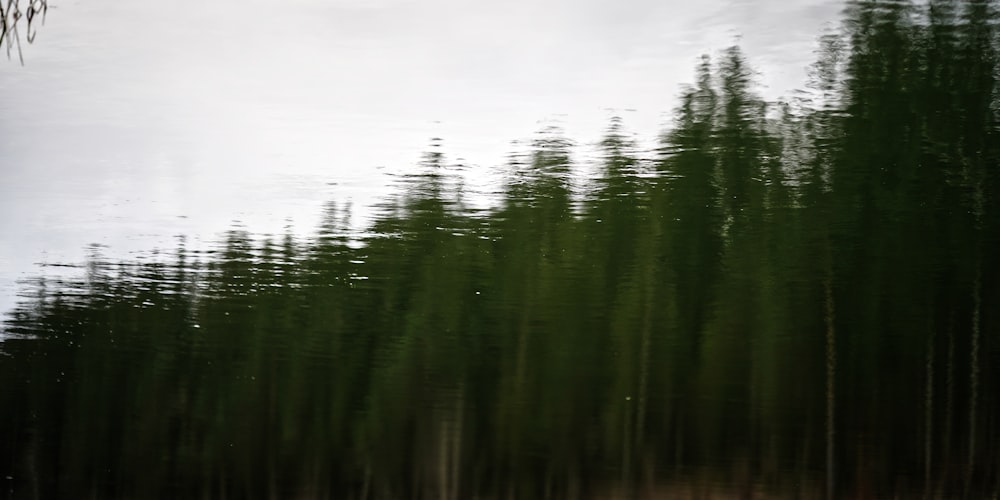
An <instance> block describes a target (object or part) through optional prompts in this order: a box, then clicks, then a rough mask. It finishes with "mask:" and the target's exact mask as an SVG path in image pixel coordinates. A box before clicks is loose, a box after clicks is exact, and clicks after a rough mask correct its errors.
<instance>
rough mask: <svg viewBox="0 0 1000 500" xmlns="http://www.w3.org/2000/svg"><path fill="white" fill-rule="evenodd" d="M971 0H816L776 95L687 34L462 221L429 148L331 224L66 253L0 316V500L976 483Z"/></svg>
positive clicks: (989, 312) (980, 404)
mask: <svg viewBox="0 0 1000 500" xmlns="http://www.w3.org/2000/svg"><path fill="white" fill-rule="evenodd" d="M32 5H34V3H33V4H32ZM998 20H1000V17H998V2H996V1H994V0H967V1H961V2H960V1H953V0H930V1H929V2H927V3H926V4H917V3H912V2H908V1H903V0H895V1H868V0H865V1H850V2H848V3H847V7H846V9H845V11H844V23H843V25H842V29H841V30H840V31H836V32H833V31H831V32H828V33H825V34H824V35H822V36H821V37H820V38H819V43H818V47H819V48H818V51H817V56H818V57H817V61H816V63H815V64H814V65H813V67H812V71H811V74H810V81H809V84H808V86H807V88H806V90H804V91H802V92H801V93H799V94H797V95H796V96H794V98H793V99H790V100H787V101H784V102H776V103H775V102H765V101H764V100H763V99H762V98H761V97H759V95H758V94H757V93H756V88H755V84H754V78H753V75H754V70H753V69H752V66H751V65H750V62H749V61H748V58H747V57H746V56H745V55H744V54H743V53H742V51H741V49H740V48H739V47H738V46H732V47H729V48H727V49H725V50H723V51H722V52H721V53H719V54H718V55H716V56H714V57H709V56H704V57H703V58H702V60H701V61H700V62H699V64H698V65H697V66H696V68H695V78H694V83H693V84H691V85H690V86H688V87H686V88H685V89H684V91H683V93H682V96H681V98H680V102H679V103H678V104H677V107H676V109H675V111H674V120H673V124H672V126H671V128H670V129H669V130H668V131H667V132H665V133H664V134H663V136H662V137H661V140H660V143H659V148H658V149H656V150H654V151H641V150H639V148H638V147H637V146H636V144H635V142H634V141H633V140H632V136H631V135H630V134H629V133H628V132H627V130H626V126H625V124H624V122H623V120H622V119H620V118H613V119H612V120H611V123H610V125H609V127H608V129H607V133H606V135H605V137H604V138H603V140H602V141H601V142H600V145H599V149H600V152H601V155H600V158H599V161H598V165H597V166H599V169H597V170H598V171H597V174H596V175H592V176H583V175H581V171H582V165H580V164H579V163H578V162H574V161H573V160H572V155H573V151H574V145H573V144H572V143H570V141H568V140H567V139H565V138H564V137H563V135H562V134H561V132H560V130H559V129H558V128H555V127H553V128H547V129H545V130H543V131H541V132H539V134H538V135H537V136H536V137H535V138H534V140H533V141H532V142H531V143H530V144H529V145H528V146H526V147H525V148H524V149H523V150H522V151H517V152H515V153H514V154H512V155H511V157H510V158H509V161H508V165H507V169H508V175H507V176H506V178H505V180H504V181H503V186H502V188H501V189H500V190H499V192H498V193H497V194H496V200H495V201H496V203H495V204H494V206H493V207H491V208H488V209H483V208H474V207H473V205H472V204H470V203H468V197H469V193H467V192H465V188H464V184H463V175H466V174H468V172H467V168H466V167H462V166H460V165H454V164H451V163H449V162H448V160H447V158H445V156H444V154H442V153H441V152H440V150H441V144H440V142H439V141H438V140H435V141H434V142H433V143H432V144H431V147H430V148H429V151H428V153H426V155H425V156H424V158H423V159H422V160H421V162H420V163H419V165H418V166H417V168H416V169H415V171H414V172H413V173H412V174H410V175H407V176H404V177H402V178H401V179H400V188H399V190H398V194H397V195H395V196H394V197H392V198H390V199H388V200H386V201H385V202H384V203H383V204H382V205H381V206H380V207H379V208H378V210H379V211H378V215H377V216H376V217H375V219H374V222H373V223H372V224H371V225H370V226H369V227H366V228H364V229H363V230H362V229H358V228H354V227H352V226H351V223H350V220H351V214H350V209H349V207H348V205H346V204H343V203H338V202H331V203H330V204H329V205H328V209H327V211H326V213H325V216H324V222H323V223H322V224H321V226H320V227H319V229H318V231H317V232H316V233H315V234H314V235H312V236H308V237H302V236H296V235H293V234H292V233H291V232H290V231H289V232H288V233H287V234H285V235H280V236H255V235H253V234H252V233H251V232H250V231H249V230H248V229H246V228H241V227H235V228H233V229H232V230H230V231H229V232H227V233H226V234H225V238H224V241H223V242H222V243H221V244H220V245H219V248H218V249H215V250H210V251H196V250H191V249H188V248H187V247H186V242H185V241H184V239H180V240H179V241H178V245H177V247H176V248H175V249H173V250H171V251H167V252H163V253H159V254H155V255H154V256H153V258H151V259H146V260H134V261H128V260H126V261H120V262H113V261H111V260H109V259H105V258H103V257H102V256H101V249H100V248H99V247H96V246H95V247H94V248H93V251H92V257H91V258H90V259H89V261H88V262H87V264H86V266H85V267H84V269H83V270H84V273H83V276H82V277H80V278H63V279H52V278H39V279H37V280H35V281H31V282H25V283H24V284H23V292H22V298H23V300H22V301H21V302H20V304H19V305H18V306H17V307H16V308H15V309H14V310H13V311H10V313H9V315H8V317H7V320H6V322H5V324H4V340H3V342H2V343H0V380H3V381H4V387H3V389H2V390H0V408H3V411H0V443H3V444H2V446H0V449H2V451H3V452H2V453H0V481H3V483H2V484H0V491H2V492H3V493H2V496H5V497H10V498H42V497H46V498H49V497H80V496H91V497H95V498H179V497H191V498H193V497H204V498H226V497H235V498H279V497H280V498H353V499H396V498H421V499H425V498H436V499H443V500H452V499H460V498H495V499H499V498H507V499H513V498H519V499H521V498H544V499H563V498H565V499H574V498H638V499H647V498H824V497H825V498H889V497H906V498H996V497H997V495H998V494H1000V399H998V398H997V397H996V394H998V393H1000V383H998V382H1000V371H998V368H997V366H998V363H1000V337H998V334H1000V267H998V262H1000V261H998V260H997V259H996V258H995V256H996V255H1000V205H998V202H1000V197H998V194H1000V190H998V188H1000V186H998V182H1000V168H998V164H1000V163H998V162H1000V127H998V124H1000V120H998V116H1000V104H998V96H1000V92H998V75H1000V72H998V68H1000V67H998V60H997V55H998V36H997V26H998ZM8 43H9V42H8ZM990 256H994V257H990Z"/></svg>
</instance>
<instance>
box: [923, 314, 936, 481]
mask: <svg viewBox="0 0 1000 500" xmlns="http://www.w3.org/2000/svg"><path fill="white" fill-rule="evenodd" d="M934 332H935V330H934V329H933V328H932V329H931V333H930V335H928V336H927V362H926V365H925V371H926V372H927V385H926V386H925V392H924V394H925V399H924V498H928V497H929V495H930V493H931V461H932V460H931V451H932V445H931V440H932V439H933V436H934V434H933V432H932V430H933V428H934V421H933V418H934V336H935V335H934Z"/></svg>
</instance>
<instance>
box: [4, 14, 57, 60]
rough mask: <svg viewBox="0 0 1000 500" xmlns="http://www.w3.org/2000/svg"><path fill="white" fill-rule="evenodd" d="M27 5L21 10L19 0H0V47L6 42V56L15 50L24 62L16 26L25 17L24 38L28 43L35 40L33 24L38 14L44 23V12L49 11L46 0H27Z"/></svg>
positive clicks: (19, 35) (19, 58) (8, 56)
mask: <svg viewBox="0 0 1000 500" xmlns="http://www.w3.org/2000/svg"><path fill="white" fill-rule="evenodd" d="M27 3H28V4H27V6H26V7H25V8H24V9H23V10H22V9H21V2H20V1H19V0H0V48H2V47H4V46H5V44H6V48H7V58H8V59H9V58H10V56H11V52H13V51H14V50H16V51H17V58H18V60H20V61H21V64H24V55H23V54H22V53H21V34H20V32H19V30H18V26H19V24H20V21H21V19H22V18H24V19H25V30H27V33H26V34H25V39H26V40H28V43H33V42H34V41H35V34H36V30H35V28H33V26H32V25H33V24H34V23H35V21H36V20H37V19H39V16H40V22H41V23H43V24H44V23H45V14H46V13H48V11H49V3H48V0H27Z"/></svg>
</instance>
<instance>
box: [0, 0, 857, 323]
mask: <svg viewBox="0 0 1000 500" xmlns="http://www.w3.org/2000/svg"><path fill="white" fill-rule="evenodd" d="M838 5H839V3H838V2H835V1H832V0H797V1H795V2H787V1H779V0H755V1H746V0H744V1H740V0H732V1H729V0H727V1H719V0H716V1H704V2H694V1H683V2H682V1H677V0H668V1H663V0H632V1H630V2H621V1H620V0H572V1H571V0H508V1H504V2H494V1H489V2H486V1H472V0H420V1H416V0H283V1H282V2H263V1H261V0H213V1H210V2H190V1H189V2H163V1H161V0H129V1H127V2H123V1H111V0H86V1H83V0H67V1H65V2H59V3H58V4H53V5H52V7H51V9H50V11H49V15H48V18H47V20H46V24H45V26H43V27H41V28H40V31H39V34H38V38H37V40H36V43H35V44H34V45H31V46H27V47H26V49H25V60H26V65H25V66H24V67H21V66H18V65H17V63H16V62H14V61H11V62H0V92H2V95H3V96H4V99H3V100H2V101H0V158H2V160H0V161H2V162H3V163H2V166H0V234H3V238H2V239H0V308H6V307H7V306H8V305H9V302H10V296H11V294H12V292H13V285H11V282H12V280H13V279H14V278H15V277H17V276H21V275H24V273H25V272H33V270H32V269H31V263H32V262H36V261H39V260H42V259H43V258H44V259H48V260H56V261H58V260H70V261H78V260H80V259H81V258H82V256H83V254H84V251H83V248H84V247H85V245H87V244H88V243H91V242H99V243H106V244H110V245H111V246H112V248H113V249H118V250H119V251H120V252H126V251H129V250H140V249H143V248H150V247H152V246H160V247H164V246H166V247H169V246H171V245H172V242H173V241H174V240H173V235H175V234H178V233H186V234H191V235H192V236H195V237H197V236H201V237H203V238H211V237H212V236H213V235H215V234H217V233H218V232H219V231H222V230H224V229H225V228H226V227H228V225H229V222H230V221H232V220H233V219H241V220H243V221H244V222H246V223H247V225H248V227H249V228H250V229H251V230H254V231H261V232H267V231H271V232H277V231H280V230H281V228H282V227H283V226H284V225H285V224H286V220H287V219H289V218H292V219H294V220H295V221H296V222H295V225H296V227H298V228H300V229H303V230H308V229H309V228H310V227H311V226H312V225H314V224H315V222H316V216H317V214H318V213H319V208H318V207H319V206H320V205H321V204H322V203H323V202H324V201H326V200H327V199H330V198H334V197H339V198H341V199H348V198H350V199H352V200H354V202H355V205H356V206H357V205H365V204H366V203H369V202H371V201H372V200H373V199H374V197H376V196H378V195H379V194H381V193H384V192H385V189H384V188H383V186H382V185H383V183H384V178H383V177H382V176H381V174H380V172H382V170H377V169H376V167H378V166H381V165H385V166H388V167H389V168H388V169H387V170H391V169H399V168H403V167H405V166H407V165H410V164H412V163H413V161H414V160H415V159H416V158H417V157H418V155H419V152H420V151H421V149H422V148H423V147H424V146H425V145H426V144H427V143H428V139H429V138H430V137H432V136H441V137H443V138H444V139H445V145H446V147H447V148H448V151H449V152H450V153H452V154H453V156H461V157H463V158H465V159H466V160H468V161H469V162H471V163H473V164H479V165H483V166H490V165H495V164H497V163H499V162H501V161H502V160H503V158H504V156H505V154H506V153H507V152H508V150H509V148H510V141H512V140H514V139H521V138H525V137H527V136H529V135H530V134H531V132H533V131H534V130H535V129H536V128H537V127H538V125H537V123H538V120H541V119H546V118H549V117H552V116H557V115H560V116H561V115H565V116H563V117H562V118H561V120H562V122H563V123H564V125H565V127H566V129H567V132H568V133H569V134H570V135H571V136H573V137H575V138H577V139H578V140H579V141H580V142H589V141H593V140H596V139H597V137H598V134H599V133H600V131H601V130H602V129H603V128H604V126H605V125H606V120H607V118H608V111H606V109H607V108H615V109H619V110H624V109H630V108H632V109H635V110H636V111H635V112H629V113H627V114H626V120H627V121H626V123H627V124H628V125H629V127H630V128H631V129H632V130H634V131H636V132H639V133H640V135H641V136H642V137H643V138H646V139H652V138H654V137H655V135H656V133H657V132H658V131H659V129H660V127H661V126H662V124H663V123H664V121H665V120H666V119H667V118H668V117H669V111H670V110H671V108H672V106H673V104H674V101H673V99H674V96H675V95H676V92H677V90H678V88H679V86H680V84H681V83H683V82H687V81H689V80H690V79H691V75H692V72H693V66H694V64H695V62H696V61H697V56H698V55H699V54H701V53H702V52H705V51H709V52H714V51H716V50H718V49H720V48H722V47H725V46H726V45H729V44H731V43H732V41H733V40H734V39H735V37H736V36H737V35H741V36H742V39H741V40H742V41H741V44H742V45H743V46H744V47H745V49H746V52H747V53H748V55H749V56H750V58H751V62H753V63H754V64H755V65H756V66H757V67H758V68H759V69H760V70H761V71H762V76H761V83H762V84H764V85H766V86H767V87H768V88H767V89H766V90H765V95H767V96H769V97H776V96H777V95H779V94H781V93H784V92H786V91H787V90H788V89H790V88H793V87H796V86H799V85H801V80H802V75H803V73H804V72H803V68H804V67H805V66H806V65H807V64H809V63H810V62H811V59H812V48H813V40H814V39H815V38H816V36H817V35H818V34H819V32H820V30H821V29H822V26H823V24H824V23H825V22H829V21H834V20H835V19H836V15H837V13H838V11H839V6H838ZM436 122H439V123H436ZM330 183H336V185H331V184H330ZM182 216H183V217H182ZM43 255H44V257H43Z"/></svg>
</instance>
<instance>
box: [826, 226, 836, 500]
mask: <svg viewBox="0 0 1000 500" xmlns="http://www.w3.org/2000/svg"><path fill="white" fill-rule="evenodd" d="M827 252H829V243H828V244H827ZM831 272H832V271H831V270H830V261H829V258H828V259H827V274H826V279H824V280H823V288H824V292H825V302H826V314H825V316H826V318H825V319H826V498H827V500H832V499H833V483H834V477H833V473H834V470H833V458H834V453H833V452H834V449H833V438H834V430H833V425H834V416H835V411H834V410H835V408H834V404H835V402H836V398H835V397H834V388H835V386H834V375H835V374H836V370H837V352H836V347H837V344H836V337H835V332H834V326H833V317H834V316H833V315H834V309H833V291H832V290H831V287H832V283H831V282H830V280H831V277H830V274H831Z"/></svg>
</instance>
